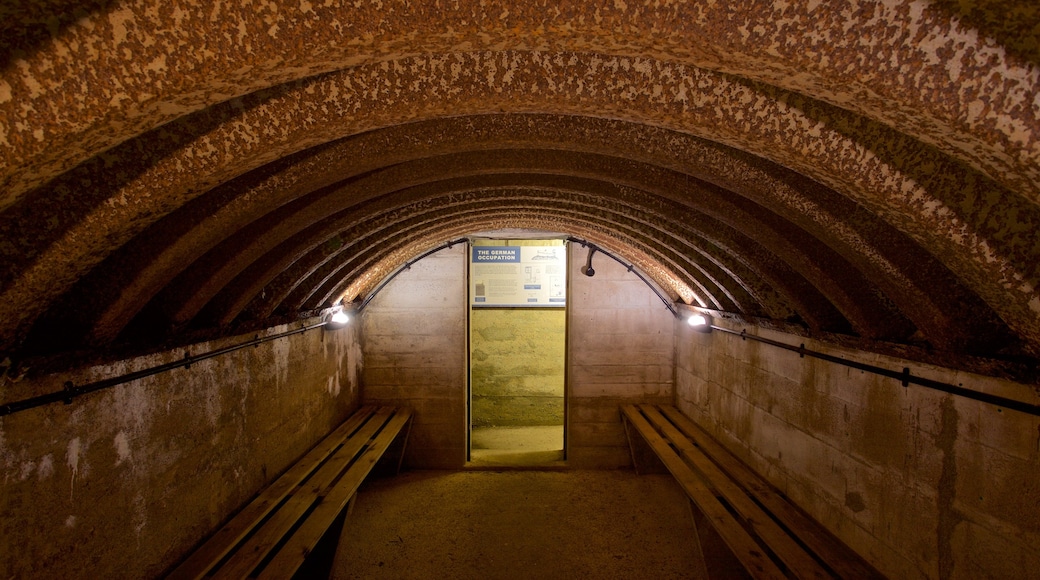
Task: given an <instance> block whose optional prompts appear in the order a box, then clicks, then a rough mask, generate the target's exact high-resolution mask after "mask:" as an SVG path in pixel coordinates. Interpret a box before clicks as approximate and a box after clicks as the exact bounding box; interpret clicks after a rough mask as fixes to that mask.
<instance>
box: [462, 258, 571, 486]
mask: <svg viewBox="0 0 1040 580" xmlns="http://www.w3.org/2000/svg"><path fill="white" fill-rule="evenodd" d="M566 276H567V246H566V242H565V241H564V240H562V239H539V240H528V239H522V240H516V239H510V240H501V239H476V240H473V241H472V242H471V246H470V268H469V278H470V280H469V288H470V312H469V341H470V348H469V361H470V362H469V377H470V379H469V384H470V404H469V417H470V421H469V425H470V453H469V459H470V461H471V463H473V464H477V465H515V466H522V465H544V464H547V463H553V462H558V461H562V460H564V458H565V455H564V450H565V447H566V446H565V431H566V430H565V422H566V393H567V389H566V380H565V376H566V372H565V371H566V360H567V357H566V352H567V311H566V304H567V279H566Z"/></svg>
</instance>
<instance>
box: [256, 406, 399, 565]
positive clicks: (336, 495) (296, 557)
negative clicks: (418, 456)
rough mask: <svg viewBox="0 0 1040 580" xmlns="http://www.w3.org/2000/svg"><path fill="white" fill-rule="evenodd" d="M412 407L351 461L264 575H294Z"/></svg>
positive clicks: (384, 449)
mask: <svg viewBox="0 0 1040 580" xmlns="http://www.w3.org/2000/svg"><path fill="white" fill-rule="evenodd" d="M410 418H411V411H410V410H405V411H402V412H400V413H398V414H396V415H395V416H394V417H393V418H392V419H391V420H390V421H389V422H388V423H387V424H386V427H385V428H384V429H383V430H382V431H380V432H379V434H378V435H377V436H376V438H375V439H374V440H373V441H372V444H371V445H369V447H368V448H367V449H365V451H364V452H362V454H361V456H360V457H358V459H357V460H356V461H355V462H354V463H353V465H351V467H350V469H349V470H347V472H346V473H345V474H344V475H343V477H342V478H341V479H340V480H339V481H338V482H336V485H335V486H333V488H332V489H330V490H329V492H328V495H326V496H325V497H324V498H322V499H321V503H319V504H318V505H317V507H315V508H314V511H313V512H311V514H310V515H308V516H307V520H306V521H305V522H304V523H303V525H302V526H300V528H299V529H298V530H296V531H295V532H294V533H293V535H292V537H291V538H289V541H288V542H286V544H285V545H284V546H282V548H281V549H280V550H279V551H278V554H277V555H275V557H274V559H272V560H271V562H270V563H268V564H267V566H265V567H264V569H263V570H261V571H260V575H259V578H261V579H267V578H270V579H281V578H291V577H292V576H293V574H295V573H296V571H297V570H298V569H299V568H300V566H301V565H302V564H303V561H304V559H305V558H306V557H307V555H308V554H310V552H311V551H312V550H314V547H315V546H316V545H317V544H318V541H319V540H321V537H322V536H323V535H324V534H325V531H326V530H328V529H329V526H331V525H332V523H333V522H334V521H335V519H336V516H337V515H339V514H340V513H341V512H342V511H343V509H344V508H345V507H346V505H347V504H348V503H349V502H350V500H351V498H353V497H354V495H355V494H356V493H357V490H358V487H360V486H361V482H362V480H364V479H365V476H367V475H368V473H369V472H370V471H372V468H373V467H374V466H375V464H376V462H377V461H379V458H380V457H381V456H382V455H383V453H384V452H385V451H386V449H387V448H388V447H390V444H391V443H392V442H393V441H394V438H395V437H396V436H397V434H398V433H399V432H400V431H401V429H402V428H404V426H405V425H406V424H407V423H408V420H409V419H410Z"/></svg>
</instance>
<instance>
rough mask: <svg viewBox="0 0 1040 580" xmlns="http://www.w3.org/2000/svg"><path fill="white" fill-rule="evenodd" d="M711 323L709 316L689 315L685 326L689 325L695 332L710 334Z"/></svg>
mask: <svg viewBox="0 0 1040 580" xmlns="http://www.w3.org/2000/svg"><path fill="white" fill-rule="evenodd" d="M711 323H712V318H711V316H709V315H707V314H701V313H699V312H698V313H695V314H692V315H690V317H689V318H687V319H686V324H689V325H690V327H691V328H693V330H695V331H696V332H705V333H707V332H711Z"/></svg>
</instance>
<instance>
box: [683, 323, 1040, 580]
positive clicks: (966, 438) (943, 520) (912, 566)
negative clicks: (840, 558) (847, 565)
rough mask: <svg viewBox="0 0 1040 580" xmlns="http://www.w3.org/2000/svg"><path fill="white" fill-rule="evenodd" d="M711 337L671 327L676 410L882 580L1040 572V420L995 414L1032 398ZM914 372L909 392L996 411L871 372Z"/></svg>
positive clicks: (769, 340) (1017, 386) (758, 340)
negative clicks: (1039, 468) (1039, 473)
mask: <svg viewBox="0 0 1040 580" xmlns="http://www.w3.org/2000/svg"><path fill="white" fill-rule="evenodd" d="M713 326H714V328H713V329H712V330H713V332H712V333H710V334H704V333H698V332H695V331H694V330H693V329H692V328H691V327H689V326H688V325H687V324H685V323H682V322H681V323H678V324H676V345H677V354H676V399H675V401H676V404H677V405H678V406H679V407H680V409H681V410H682V411H683V412H684V413H685V414H686V415H688V416H689V417H690V418H691V419H693V420H694V421H696V422H697V423H698V424H700V425H702V426H703V427H705V428H706V429H707V430H708V431H709V432H710V433H712V434H713V435H714V436H715V437H716V438H717V439H719V440H720V441H721V442H722V443H723V444H725V445H726V446H727V447H728V448H729V449H731V450H732V451H734V452H735V453H736V454H737V455H738V456H739V457H740V458H741V459H743V460H744V461H745V462H747V463H748V464H749V465H751V467H752V468H754V469H755V470H756V471H758V472H759V473H761V474H762V475H764V476H765V477H766V478H767V479H769V480H770V482H771V483H772V484H773V485H775V486H776V487H777V488H779V489H780V490H781V491H782V492H783V493H785V494H786V495H787V496H789V497H790V498H791V499H792V500H793V501H795V502H796V503H797V504H798V505H799V506H800V507H802V508H803V509H805V510H806V511H807V512H808V513H809V514H810V515H811V516H812V517H814V518H815V519H817V520H818V521H820V522H823V523H824V524H825V525H827V526H828V527H829V528H830V529H831V531H832V532H834V533H835V534H836V535H838V536H839V537H840V538H841V539H842V540H843V541H845V542H846V543H848V544H849V545H850V546H852V547H853V548H854V549H856V550H857V551H858V552H859V553H860V554H863V555H864V556H866V557H867V558H868V559H869V560H870V561H871V562H872V563H874V564H875V565H876V566H877V567H878V569H879V570H880V571H881V572H883V573H884V574H885V575H887V576H889V577H891V578H954V577H961V576H963V577H969V576H970V577H987V578H1021V577H1024V576H1025V575H1028V571H1030V570H1038V569H1040V552H1037V550H1036V545H1038V544H1037V543H1038V542H1040V528H1038V526H1037V522H1040V503H1038V502H1037V501H1036V494H1035V493H1032V491H1031V490H1036V485H1037V484H1036V461H1037V433H1038V432H1040V418H1038V417H1037V416H1035V415H1033V414H1031V413H1026V412H1016V411H1008V409H1010V408H1011V406H1010V404H1007V405H1005V404H1001V403H1007V402H1008V401H1019V402H1023V403H1025V404H1026V405H1029V406H1033V405H1035V404H1036V403H1040V395H1038V394H1037V391H1036V388H1035V385H1031V384H1024V383H1016V382H1014V381H1010V380H1005V379H999V378H994V377H988V376H982V375H978V374H972V373H969V372H966V371H957V370H952V369H949V368H943V367H939V366H934V365H929V364H925V363H910V362H908V361H907V360H905V359H900V358H896V357H892V356H886V355H881V354H874V353H869V352H865V351H862V350H855V349H852V348H844V347H840V346H835V345H833V344H828V343H825V342H822V341H817V340H813V339H809V338H806V339H802V338H801V337H797V336H794V335H791V334H786V333H783V332H780V331H777V330H773V329H769V328H765V327H761V326H747V327H745V328H744V330H743V331H742V330H741V327H742V326H743V325H742V324H739V323H736V322H734V321H731V320H726V319H724V318H722V317H720V316H717V317H716V323H715V324H714V325H713ZM802 341H803V343H804V346H795V345H798V344H799V342H802ZM792 343H794V344H792ZM778 345H784V347H781V348H777V346H778ZM797 352H801V353H803V354H804V355H805V356H804V357H799V356H796V355H795V353H797ZM817 355H818V356H817ZM834 363H840V364H834ZM847 363H855V364H847ZM910 367H913V368H914V371H913V374H912V375H910V376H909V378H910V379H918V378H921V379H924V378H927V380H928V381H934V382H935V383H938V384H945V385H957V386H958V387H961V388H963V389H966V390H969V391H971V392H974V393H983V394H987V395H994V396H996V397H999V398H1001V400H1000V401H999V402H998V403H997V404H994V402H991V401H986V400H984V397H967V396H955V395H953V394H951V393H949V392H946V391H945V390H936V389H932V388H925V389H920V388H906V387H904V386H903V384H902V379H904V378H907V377H906V375H905V374H904V373H900V372H895V374H896V375H897V377H898V378H895V379H893V378H888V377H889V376H891V375H890V374H887V373H881V374H875V372H874V371H875V369H902V368H910ZM915 382H916V381H915ZM923 382H925V381H923V380H922V381H921V382H920V383H917V384H921V383H923ZM907 383H908V384H909V383H910V381H909V380H908V381H907ZM933 386H934V385H933ZM961 394H963V393H958V395H961ZM1020 410H1021V409H1020Z"/></svg>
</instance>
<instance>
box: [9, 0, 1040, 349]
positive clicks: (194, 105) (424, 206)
mask: <svg viewBox="0 0 1040 580" xmlns="http://www.w3.org/2000/svg"><path fill="white" fill-rule="evenodd" d="M1007 14H1014V15H1016V17H1015V19H1014V22H1011V21H1007V20H1006V19H1005V15H1007ZM0 20H2V21H3V24H2V25H0V31H2V34H0V47H2V55H3V56H2V57H0V66H2V76H0V120H2V125H0V164H2V165H0V168H2V169H0V183H2V184H3V186H2V190H0V261H2V262H3V264H4V267H2V268H0V353H5V354H6V355H8V356H11V357H12V358H14V359H18V358H20V357H24V356H27V355H34V354H53V353H60V352H69V351H75V350H81V349H88V348H93V349H98V348H100V349H102V350H104V349H108V348H113V347H114V346H115V345H118V344H120V343H126V342H133V343H134V344H153V345H158V344H160V343H161V342H163V341H165V340H167V339H170V338H173V339H176V338H177V337H179V336H188V335H189V334H190V333H192V332H196V331H199V330H200V329H202V330H205V329H211V330H212V329H215V330H216V331H217V332H220V331H225V332H231V331H232V330H234V329H241V328H244V327H246V326H263V325H265V324H273V323H274V322H275V321H281V320H285V319H286V318H292V317H294V316H301V315H307V314H308V313H311V312H313V311H315V310H319V309H322V308H325V307H328V306H329V305H331V304H333V303H334V302H336V301H338V300H339V299H341V298H343V299H346V300H348V301H350V300H354V299H356V298H358V297H363V296H365V295H366V294H367V293H368V292H370V291H371V290H372V289H373V288H374V287H375V286H376V285H377V284H378V283H379V282H380V281H381V280H382V279H384V278H385V277H386V276H387V275H388V274H390V273H391V272H393V271H394V269H395V268H397V267H399V266H400V265H401V264H403V263H404V262H405V261H406V260H408V259H410V258H412V257H414V256H416V255H418V254H420V253H422V252H424V251H426V250H428V249H430V248H432V247H435V246H437V245H438V244H441V243H444V242H446V241H448V240H451V239H455V238H457V237H459V236H465V235H467V234H470V233H473V232H477V231H487V230H493V229H498V228H529V229H541V230H550V231H557V232H563V233H567V234H571V235H574V236H577V237H580V238H583V239H587V240H589V241H590V242H593V243H595V244H598V245H600V246H602V247H604V248H606V249H609V250H611V251H613V252H615V253H617V254H619V255H621V256H623V257H625V258H626V259H628V260H630V261H632V262H633V263H634V264H635V265H636V266H638V267H639V268H640V269H642V270H643V271H645V272H647V273H648V274H649V275H650V276H651V277H652V278H654V280H655V281H656V282H657V283H658V284H659V285H660V286H661V287H662V288H664V289H665V290H666V291H667V292H668V293H670V294H671V298H673V299H676V300H680V301H683V302H686V303H690V304H697V305H700V306H703V307H706V308H711V309H715V310H721V311H725V312H730V313H735V314H738V315H741V316H744V317H747V318H749V319H755V320H759V321H777V322H786V323H792V324H797V325H802V326H804V328H805V329H806V332H810V333H817V334H821V333H822V334H827V335H835V334H837V335H847V336H853V337H861V338H862V339H864V340H868V341H874V343H876V344H879V345H880V344H908V345H917V346H920V347H923V348H925V349H931V350H933V351H935V352H941V353H947V354H952V355H978V356H984V357H992V358H998V359H999V358H1009V357H1010V358H1015V357H1022V356H1025V357H1027V358H1029V357H1035V356H1037V355H1040V291H1038V286H1040V236H1038V235H1037V232H1038V226H1040V69H1038V66H1037V63H1038V62H1040V58H1038V55H1040V44H1038V42H1037V30H1040V28H1038V25H1037V23H1038V21H1040V15H1038V10H1037V9H1035V8H1034V7H1033V4H1032V3H1026V2H987V3H972V5H971V6H965V3H957V2H936V3H928V2H842V1H836V2H826V3H824V2H797V1H795V2H762V1H760V2H756V1H750V0H745V1H731V2H725V3H723V2H657V3H653V4H651V5H648V6H644V5H643V3H636V2H627V3H626V2H623V1H617V2H614V3H611V4H610V5H609V6H608V5H601V4H600V3H576V4H568V5H565V6H563V5H558V3H557V2H548V1H545V2H522V3H504V2H486V1H485V2H466V1H458V2H407V3H404V2H376V3H372V4H368V3H365V4H363V5H360V6H355V5H354V4H349V5H341V3H339V2H321V1H318V0H314V1H307V0H300V1H298V2H262V1H257V2H230V3H211V2H190V1H181V0H161V1H158V0H157V1H155V2H145V1H141V2H133V1H125V2H100V3H79V2H77V3H70V2H65V1H62V0H52V1H50V2H24V3H22V2H7V3H3V4H2V5H0Z"/></svg>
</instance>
